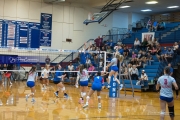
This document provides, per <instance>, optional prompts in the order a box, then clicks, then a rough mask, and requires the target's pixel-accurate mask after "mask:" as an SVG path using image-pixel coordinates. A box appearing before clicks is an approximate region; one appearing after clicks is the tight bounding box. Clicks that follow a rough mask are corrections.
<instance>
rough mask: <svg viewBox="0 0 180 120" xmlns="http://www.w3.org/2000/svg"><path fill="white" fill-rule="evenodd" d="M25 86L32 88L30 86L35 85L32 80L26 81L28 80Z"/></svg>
mask: <svg viewBox="0 0 180 120" xmlns="http://www.w3.org/2000/svg"><path fill="white" fill-rule="evenodd" d="M27 86H28V87H30V88H32V87H34V86H35V82H33V81H28V82H27Z"/></svg>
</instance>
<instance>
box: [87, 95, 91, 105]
mask: <svg viewBox="0 0 180 120" xmlns="http://www.w3.org/2000/svg"><path fill="white" fill-rule="evenodd" d="M89 99H90V97H89V96H87V97H86V104H87V105H88V103H89Z"/></svg>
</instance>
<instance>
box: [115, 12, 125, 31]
mask: <svg viewBox="0 0 180 120" xmlns="http://www.w3.org/2000/svg"><path fill="white" fill-rule="evenodd" d="M113 27H118V28H128V13H123V12H118V11H116V12H114V13H113Z"/></svg>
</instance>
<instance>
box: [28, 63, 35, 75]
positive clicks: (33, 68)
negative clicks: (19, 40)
mask: <svg viewBox="0 0 180 120" xmlns="http://www.w3.org/2000/svg"><path fill="white" fill-rule="evenodd" d="M35 71H36V66H35V65H33V66H32V68H31V69H30V71H29V74H31V73H34V72H35Z"/></svg>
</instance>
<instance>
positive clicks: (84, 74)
mask: <svg viewBox="0 0 180 120" xmlns="http://www.w3.org/2000/svg"><path fill="white" fill-rule="evenodd" d="M78 76H79V79H80V80H79V81H80V82H79V84H80V86H81V97H80V99H79V103H80V104H81V103H83V102H84V96H86V91H87V87H88V71H87V70H86V69H85V68H84V65H80V70H79V72H78Z"/></svg>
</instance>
